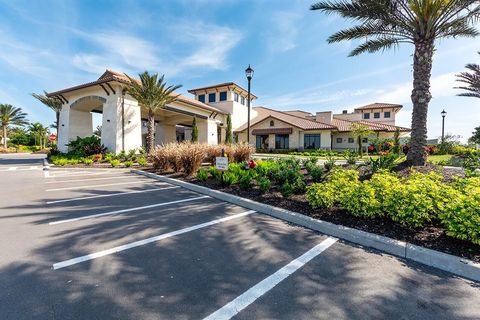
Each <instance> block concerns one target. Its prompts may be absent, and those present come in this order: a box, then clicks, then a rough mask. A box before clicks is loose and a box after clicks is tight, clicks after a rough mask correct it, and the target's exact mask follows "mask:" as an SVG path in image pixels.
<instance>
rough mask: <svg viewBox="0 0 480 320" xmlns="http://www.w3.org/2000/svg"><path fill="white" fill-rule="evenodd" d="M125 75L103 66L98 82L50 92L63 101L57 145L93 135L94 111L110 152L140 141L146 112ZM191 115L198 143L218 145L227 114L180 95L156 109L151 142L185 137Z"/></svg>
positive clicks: (63, 149)
mask: <svg viewBox="0 0 480 320" xmlns="http://www.w3.org/2000/svg"><path fill="white" fill-rule="evenodd" d="M126 84H128V78H127V77H126V76H125V75H123V74H121V73H118V72H114V71H110V70H107V71H106V72H105V73H104V74H103V75H102V76H101V77H100V78H99V79H98V80H96V81H93V82H89V83H86V84H82V85H79V86H75V87H71V88H67V89H64V90H60V91H56V92H52V93H49V94H48V96H50V97H53V96H55V97H58V98H59V99H60V100H62V102H63V107H62V110H61V112H60V121H59V134H58V148H59V150H60V151H61V152H67V151H68V147H67V144H68V143H69V142H70V141H72V140H75V139H76V138H77V137H81V138H83V137H87V136H91V135H93V130H94V126H93V117H92V114H94V113H97V114H101V115H102V120H101V126H102V130H101V132H102V133H101V141H102V144H103V145H104V146H105V147H106V148H107V150H108V151H109V152H115V153H118V152H120V151H122V150H125V151H128V150H132V149H138V148H140V147H142V146H143V145H144V141H145V139H144V135H146V132H147V127H146V120H147V111H146V110H144V109H143V108H140V106H139V105H138V102H137V101H136V100H135V99H133V98H132V97H130V96H129V95H128V94H127V93H126V90H125V85H126ZM193 117H196V119H197V127H198V133H199V135H198V141H199V142H202V143H208V144H217V142H218V141H219V140H220V139H221V137H219V136H218V134H219V133H220V135H221V136H224V134H225V129H224V127H225V123H226V121H225V120H226V119H225V114H224V113H223V112H222V111H220V110H219V109H216V108H214V107H212V106H209V105H206V104H203V103H201V102H199V101H195V100H193V99H189V98H187V97H184V96H179V97H178V99H177V101H175V102H173V103H171V104H169V105H167V106H166V107H165V109H161V110H158V111H157V112H155V144H157V145H158V144H162V143H168V142H175V141H177V131H178V130H179V128H183V136H181V137H183V139H187V138H189V137H190V136H189V130H190V129H189V127H190V126H191V125H192V120H193Z"/></svg>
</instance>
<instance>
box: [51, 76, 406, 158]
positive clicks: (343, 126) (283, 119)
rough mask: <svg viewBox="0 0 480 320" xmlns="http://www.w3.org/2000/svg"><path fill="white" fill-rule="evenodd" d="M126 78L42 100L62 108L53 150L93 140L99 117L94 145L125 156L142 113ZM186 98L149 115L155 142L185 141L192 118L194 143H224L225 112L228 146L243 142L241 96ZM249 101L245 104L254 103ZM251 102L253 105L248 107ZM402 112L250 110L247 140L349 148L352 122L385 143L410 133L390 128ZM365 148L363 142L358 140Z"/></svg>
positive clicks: (221, 92) (140, 139) (141, 125)
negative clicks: (57, 101) (195, 131)
mask: <svg viewBox="0 0 480 320" xmlns="http://www.w3.org/2000/svg"><path fill="white" fill-rule="evenodd" d="M128 83H129V79H128V78H127V77H126V76H125V75H124V74H123V73H119V72H115V71H112V70H106V71H105V72H104V73H103V74H102V75H101V76H100V77H99V78H98V79H97V80H95V81H92V82H88V83H84V84H80V85H77V86H73V87H70V88H66V89H62V90H58V91H55V92H51V93H49V94H48V96H50V97H58V98H59V99H60V100H61V101H62V102H63V107H62V111H61V112H60V122H59V124H60V125H59V134H58V148H59V149H60V151H62V152H66V151H67V149H68V147H67V146H66V145H67V144H68V143H69V142H70V141H72V140H74V139H76V137H77V136H78V137H86V136H91V135H93V130H94V128H93V123H92V122H93V119H92V114H93V113H100V114H102V130H101V140H102V143H103V144H104V145H105V147H107V149H108V150H109V151H111V152H120V151H122V150H125V151H128V150H131V149H136V148H140V147H142V146H143V145H145V139H146V133H147V129H146V121H147V111H146V110H144V109H143V108H141V107H140V106H139V105H138V102H137V101H136V100H135V99H133V98H132V97H130V96H129V95H128V93H126V90H125V87H126V85H127V84H128ZM188 92H189V93H190V94H192V96H193V97H192V98H190V97H186V96H183V95H180V96H179V97H178V99H177V100H176V101H174V102H173V103H170V104H169V105H167V106H166V107H165V108H164V109H162V110H158V111H157V112H156V113H155V143H156V144H162V143H168V142H174V141H182V140H189V139H190V138H191V126H192V120H193V117H195V118H196V119H197V127H198V132H199V136H198V141H199V142H202V143H208V144H218V143H221V142H223V141H224V140H225V134H226V131H225V130H226V126H227V125H226V123H227V115H228V114H231V118H232V126H233V135H234V140H235V141H237V142H243V141H247V111H248V110H247V96H248V95H247V91H246V90H245V89H243V88H242V87H240V86H239V85H237V84H235V83H233V82H227V83H221V84H218V85H213V86H207V87H200V88H196V89H191V90H188ZM256 99H257V97H256V96H255V95H251V101H252V102H253V101H254V100H256ZM252 104H253V103H252ZM401 108H402V106H401V105H397V104H386V103H373V104H370V105H366V106H362V107H358V108H356V109H355V110H354V112H352V113H348V112H347V111H343V112H342V113H341V114H333V113H332V112H331V111H322V112H317V113H316V114H311V113H309V112H305V111H301V110H293V111H278V110H274V109H271V108H266V107H253V108H252V109H251V117H250V118H251V119H250V142H251V143H252V144H255V146H256V147H257V149H262V150H273V149H298V150H303V149H331V150H339V151H341V150H347V149H355V148H357V144H356V143H355V141H354V139H353V138H352V137H351V133H350V128H351V125H352V124H353V123H355V122H359V123H362V124H364V125H366V126H368V127H369V128H370V129H371V130H372V131H373V132H374V136H373V137H378V138H388V137H392V136H393V134H394V132H395V131H396V130H397V128H398V129H399V130H400V132H401V133H402V134H403V135H405V134H407V133H408V132H410V129H408V128H403V127H398V126H396V125H395V116H396V114H397V112H398V111H399V110H400V109H401ZM364 145H365V146H367V145H368V138H367V139H366V140H365V141H364Z"/></svg>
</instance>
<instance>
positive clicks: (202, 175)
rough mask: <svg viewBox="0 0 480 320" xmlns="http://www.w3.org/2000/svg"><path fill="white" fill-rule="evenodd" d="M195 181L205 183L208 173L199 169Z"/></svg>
mask: <svg viewBox="0 0 480 320" xmlns="http://www.w3.org/2000/svg"><path fill="white" fill-rule="evenodd" d="M197 179H198V180H199V181H207V179H208V171H207V170H205V169H200V170H198V171H197Z"/></svg>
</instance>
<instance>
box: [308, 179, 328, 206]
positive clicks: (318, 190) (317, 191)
mask: <svg viewBox="0 0 480 320" xmlns="http://www.w3.org/2000/svg"><path fill="white" fill-rule="evenodd" d="M305 197H306V198H307V200H308V203H309V204H310V206H311V207H312V208H331V207H333V205H334V204H335V190H334V188H333V185H332V184H330V183H313V184H312V185H310V186H308V187H307V193H306V194H305Z"/></svg>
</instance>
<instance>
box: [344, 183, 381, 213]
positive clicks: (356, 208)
mask: <svg viewBox="0 0 480 320" xmlns="http://www.w3.org/2000/svg"><path fill="white" fill-rule="evenodd" d="M339 202H340V207H341V208H343V209H345V210H347V211H348V212H349V213H351V214H352V215H354V216H363V217H368V218H373V217H377V216H379V215H381V207H380V203H379V201H378V200H377V198H376V197H375V189H374V188H373V187H372V186H371V185H370V184H369V182H368V181H367V182H364V183H361V182H357V183H355V184H352V186H351V187H350V188H349V189H348V190H346V191H345V193H343V194H342V195H341V196H339Z"/></svg>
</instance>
